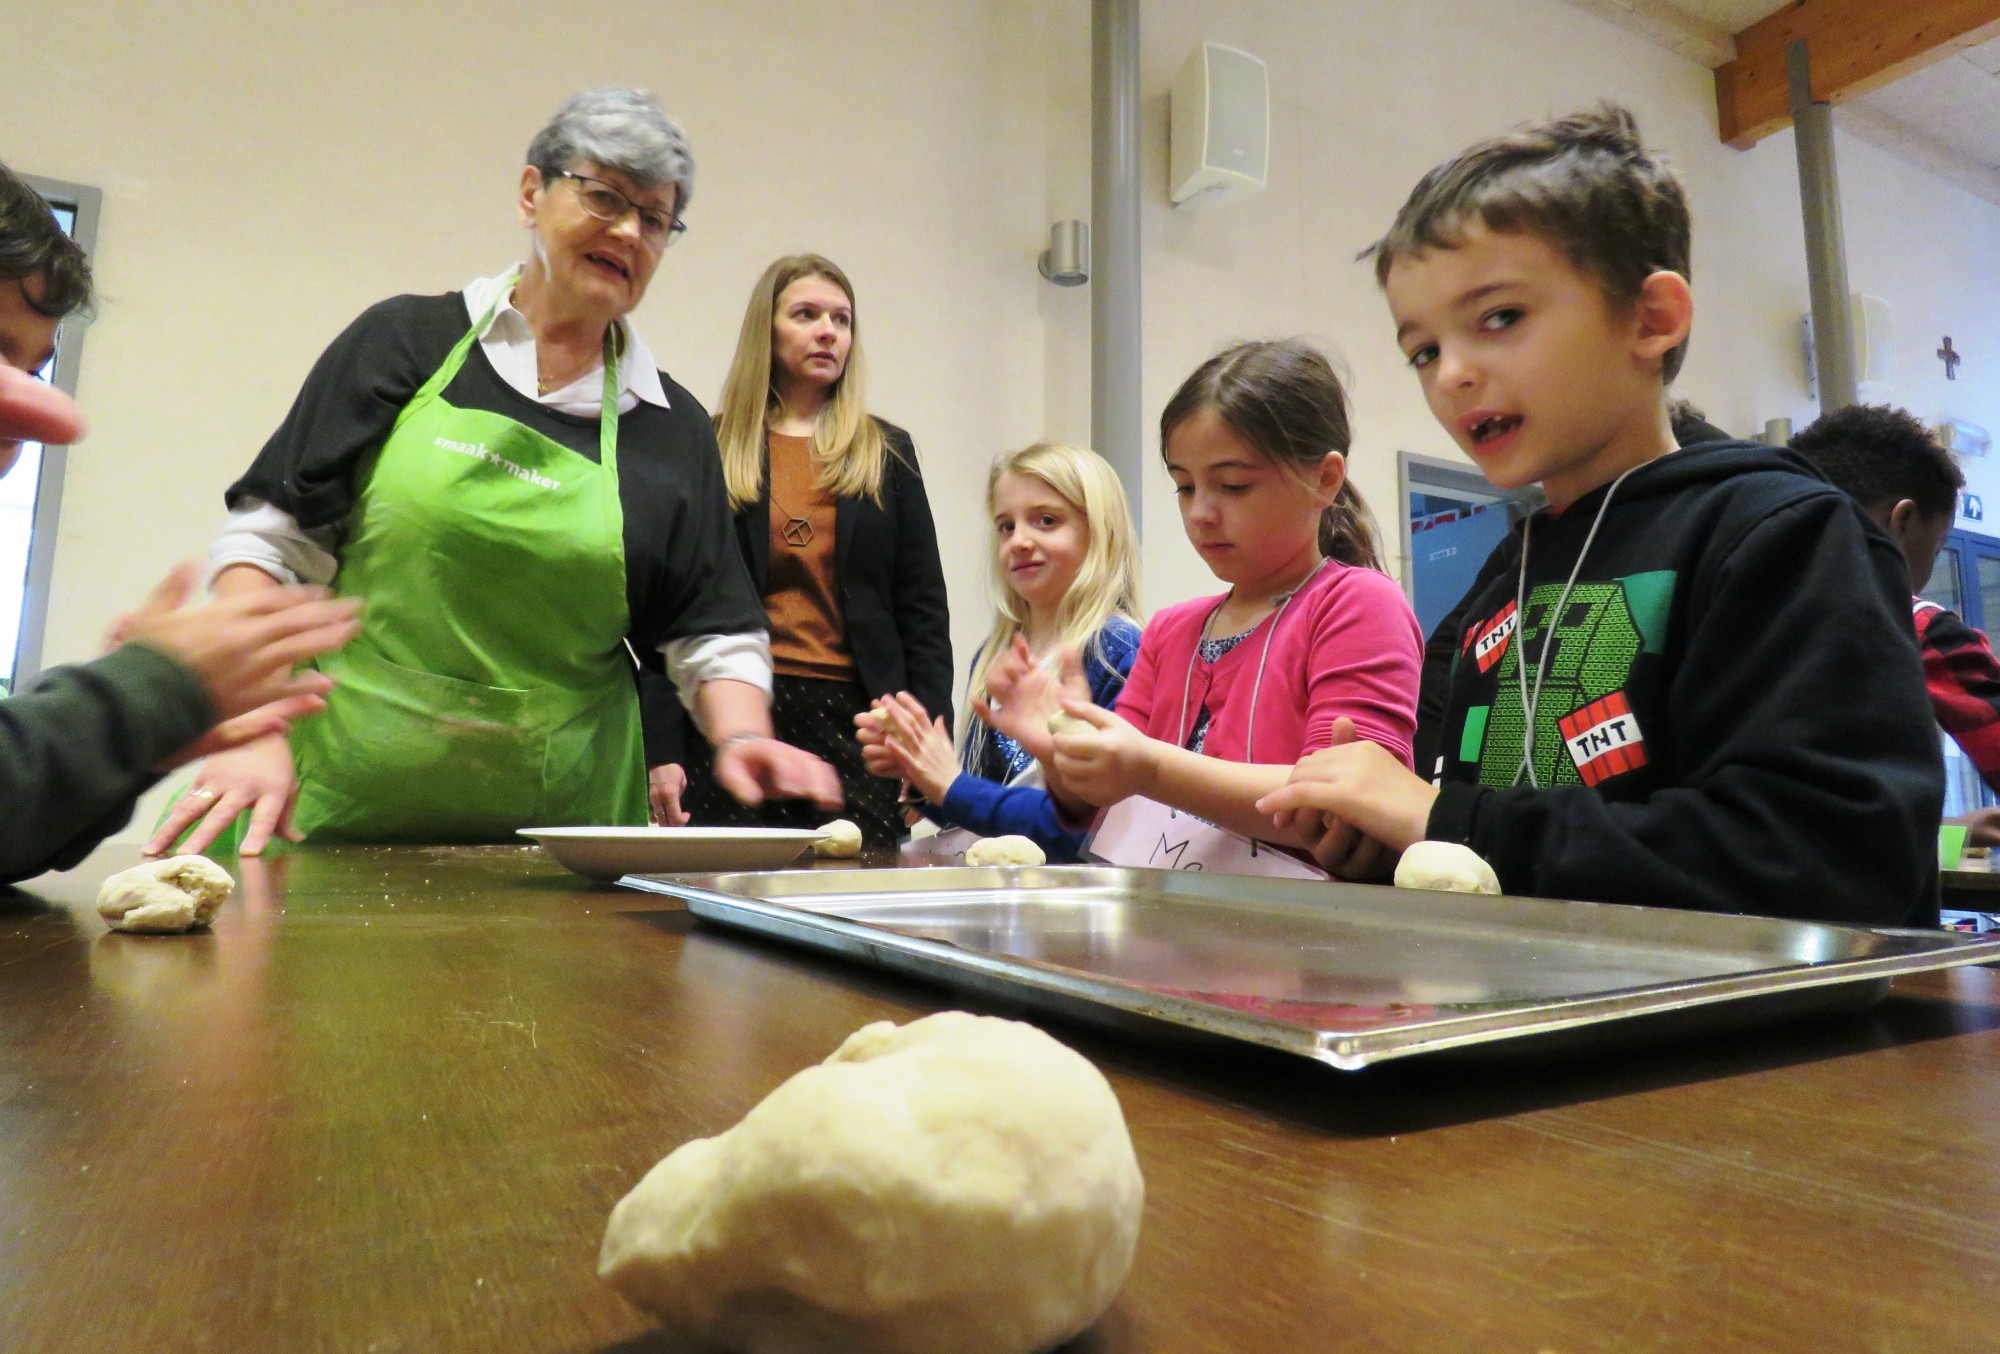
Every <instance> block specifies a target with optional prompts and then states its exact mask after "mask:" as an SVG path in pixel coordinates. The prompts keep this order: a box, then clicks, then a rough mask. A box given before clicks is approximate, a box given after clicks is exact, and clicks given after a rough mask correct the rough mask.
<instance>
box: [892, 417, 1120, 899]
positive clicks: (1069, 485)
mask: <svg viewBox="0 0 2000 1354" xmlns="http://www.w3.org/2000/svg"><path fill="white" fill-rule="evenodd" d="M986 507H987V511H988V513H989V515H990V516H991V518H992V522H993V592H994V598H995V614H994V617H993V629H992V631H991V633H989V634H988V635H987V637H986V642H985V644H983V645H982V646H981V647H980V650H979V654H978V656H977V657H975V658H974V659H973V663H972V675H971V677H970V678H969V679H968V681H967V683H966V703H967V708H968V709H970V708H971V707H972V705H973V704H974V703H975V702H984V701H985V700H986V697H987V690H986V677H987V674H988V672H990V671H991V670H992V668H993V665H994V662H995V661H996V660H998V659H1001V658H1003V657H1005V656H1006V655H1008V654H1013V653H1019V654H1021V655H1023V656H1025V657H1026V658H1027V659H1028V660H1029V661H1032V662H1037V663H1042V664H1046V665H1050V666H1054V665H1057V664H1059V663H1062V662H1064V661H1065V660H1066V659H1067V660H1068V661H1070V662H1074V663H1076V664H1077V666H1078V667H1079V668H1080V670H1081V673H1082V675H1083V677H1084V680H1085V681H1086V682H1087V684H1088V685H1089V688H1090V696H1091V699H1092V700H1093V701H1094V702H1096V703H1097V704H1099V705H1102V706H1105V707H1106V708H1109V707H1110V706H1111V705H1112V704H1113V703H1114V702H1115V701H1116V700H1117V698H1118V693H1119V692H1120V691H1121V690H1122V689H1123V688H1124V686H1125V676H1126V674H1127V673H1129V672H1130V671H1131V669H1132V659H1133V657H1134V656H1135V655H1136V654H1137V653H1138V651H1139V560H1138V549H1137V543H1136V542H1135V541H1134V539H1133V532H1132V519H1131V514H1130V512H1129V510H1128V509H1127V507H1126V503H1125V488H1124V486H1123V485H1122V484H1120V483H1119V481H1118V475H1117V473H1116V472H1115V471H1113V470H1112V468H1111V466H1110V465H1109V464H1108V463H1106V461H1105V460H1104V458H1103V457H1101V456H1099V455H1098V454H1097V453H1096V452H1093V451H1086V450H1084V449H1083V448H1081V447H1072V446H1065V445H1063V444H1061V443H1057V442H1037V443H1036V444H1035V445H1034V446H1031V447H1028V448H1026V449H1025V450H1022V451H1016V452H1009V453H1007V454H1005V455H1003V456H1000V457H998V458H997V459H996V460H995V461H994V462H993V470H992V473H991V474H990V475H988V477H987V481H986ZM876 704H877V706H878V708H880V709H883V710H886V711H887V712H888V715H889V727H888V728H887V729H879V728H877V727H875V725H873V724H871V723H870V722H868V721H867V720H866V719H865V718H864V719H862V720H861V721H859V722H860V724H861V736H862V741H863V742H864V744H865V745H866V746H867V752H866V754H865V755H866V758H867V761H868V764H869V767H870V769H872V770H875V771H876V772H877V773H878V774H886V775H894V776H899V777H901V778H902V779H904V780H907V781H909V782H910V784H911V785H912V786H914V787H915V788H916V789H917V790H918V792H919V793H921V794H922V795H923V797H924V799H925V801H926V803H927V804H928V806H929V807H928V809H927V810H926V811H927V812H928V813H929V815H930V816H931V817H932V818H934V819H935V820H937V821H938V822H940V823H942V824H945V825H946V826H949V827H957V828H963V829H965V830H967V831H969V832H972V833H976V834H978V835H979V836H983V837H991V836H1000V835H1004V834H1008V833H1016V834H1019V835H1021V836H1025V837H1030V838H1032V839H1034V840H1035V841H1036V842H1037V843H1038V844H1039V845H1040V846H1041V848H1042V849H1043V850H1044V851H1045V852H1047V853H1048V855H1049V858H1050V859H1051V860H1075V859H1076V858H1077V853H1078V851H1079V849H1080V848H1081V846H1082V844H1083V836H1084V834H1083V833H1081V832H1078V831H1075V830H1073V829H1072V828H1069V827H1065V826H1064V825H1063V824H1062V822H1060V821H1059V819H1058V816H1057V811H1056V807H1055V804H1054V803H1053V801H1051V800H1050V798H1049V796H1048V793H1047V792H1046V791H1045V790H1043V789H1042V785H1041V768H1040V766H1039V765H1038V764H1037V762H1036V761H1035V757H1034V755H1033V754H1032V753H1030V752H1029V751H1027V750H1026V749H1025V748H1023V747H1022V746H1021V745H1020V744H1019V743H1017V742H1015V741H1014V740H1013V739H1012V738H1009V737H1008V736H1007V735H1005V734H1003V733H1000V732H998V731H997V730H995V729H993V728H992V727H991V726H990V725H988V724H987V723H986V721H984V720H982V719H979V718H976V717H968V718H967V720H966V725H965V738H964V741H963V746H962V747H961V748H960V749H959V750H958V751H957V753H956V754H954V752H953V749H952V746H951V739H950V736H949V734H948V733H947V732H946V731H945V727H944V724H943V721H941V720H934V719H932V718H930V717H929V716H928V715H927V713H926V711H925V709H924V707H923V705H922V704H921V703H920V702H919V701H918V700H916V699H915V698H914V697H913V696H911V695H909V694H907V693H904V694H900V695H897V696H894V697H891V698H889V699H888V700H884V701H878V702H876Z"/></svg>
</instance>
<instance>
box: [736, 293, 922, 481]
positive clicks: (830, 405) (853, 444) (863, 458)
mask: <svg viewBox="0 0 2000 1354" xmlns="http://www.w3.org/2000/svg"><path fill="white" fill-rule="evenodd" d="M804 277H823V278H825V279H826V280H827V281H829V282H831V283H833V285H834V286H836V287H838V288H840V289H841V291H843V292H845V293H846V294H847V304H848V305H849V306H852V307H853V308H854V327H853V330H852V331H851V332H852V342H851V343H850V344H849V346H848V349H847V366H846V368H845V369H844V370H843V371H842V372H841V373H840V379H839V380H838V381H836V382H834V383H833V388H832V389H831V390H829V391H828V392H827V397H826V403H825V404H823V405H821V406H820V410H819V415H818V417H817V418H815V419H814V420H813V434H812V458H813V464H814V465H816V466H817V467H818V473H817V474H816V475H815V476H814V483H815V484H816V485H817V486H818V487H820V488H822V489H827V490H830V491H832V492H833V493H834V494H836V495H839V496H840V497H843V498H865V499H867V500H869V501H870V502H872V503H877V504H879V503H880V502H881V501H882V464H883V458H884V455H885V454H886V450H887V446H888V443H887V441H886V439H884V437H883V436H882V425H881V424H879V423H877V422H876V421H875V420H874V419H872V418H870V417H869V416H868V405H867V401H866V398H865V393H864V381H863V372H862V365H861V308H860V307H859V306H858V305H855V301H854V284H853V283H851V282H849V281H848V280H847V274H846V273H843V272H842V271H840V266H839V265H838V264H836V263H835V262H834V261H833V260H832V259H827V258H821V257H820V256H819V255H818V254H788V255H786V256H785V257H784V258H782V259H779V260H778V261H777V262H776V263H773V264H772V265H771V266H770V267H769V268H766V269H765V270H764V275H763V276H762V277H760V278H758V279H757V285H756V286H754V287H752V288H751V289H750V305H749V306H748V308H746V309H745V310H744V312H743V328H742V329H741V330H740V331H738V333H737V335H736V356H735V357H734V358H733V359H731V361H730V363H729V375H728V377H727V378H725V379H724V380H723V382H722V399H721V401H720V403H719V407H718V408H717V410H716V414H715V440H716V442H717V443H718V444H719V445H720V446H721V448H722V478H723V482H724V484H726V485H727V486H728V488H729V506H730V507H731V508H741V507H743V506H744V505H745V504H748V503H755V502H756V501H757V500H758V499H760V498H762V497H763V496H764V438H765V434H766V432H767V431H768V430H769V428H770V424H771V416H772V415H773V414H775V413H777V412H778V406H779V400H778V386H777V382H775V381H774V380H772V378H771V323H772V319H773V317H774V316H775V315H776V313H777V309H778V298H779V297H780V296H783V295H784V294H785V288H787V287H789V286H791V285H792V284H793V283H794V282H797V281H798V280H799V279H800V278H804Z"/></svg>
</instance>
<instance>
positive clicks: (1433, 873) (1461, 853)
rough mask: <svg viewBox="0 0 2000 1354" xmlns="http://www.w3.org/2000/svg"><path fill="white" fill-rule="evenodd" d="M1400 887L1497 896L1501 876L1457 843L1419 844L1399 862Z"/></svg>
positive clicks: (1473, 853) (1475, 854) (1397, 881)
mask: <svg viewBox="0 0 2000 1354" xmlns="http://www.w3.org/2000/svg"><path fill="white" fill-rule="evenodd" d="M1396 887H1397V888H1399V889H1443V890H1445V891H1446V892H1448V893H1494V894H1497V893H1499V892H1500V877H1499V876H1498V875H1496V874H1494V873H1493V867H1492V866H1491V865H1488V864H1487V863H1486V860H1485V858H1484V857H1483V856H1481V855H1479V853H1478V852H1476V851H1474V850H1473V849H1472V848H1471V847H1469V846H1461V845H1460V844H1459V843H1457V842H1416V843H1413V844H1412V845H1411V846H1410V849H1409V850H1407V851H1405V852H1403V858H1402V859H1401V860H1399V861H1397V862H1396Z"/></svg>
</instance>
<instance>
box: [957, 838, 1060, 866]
mask: <svg viewBox="0 0 2000 1354" xmlns="http://www.w3.org/2000/svg"><path fill="white" fill-rule="evenodd" d="M1048 862H1049V858H1048V857H1047V856H1046V855H1044V854H1043V853H1042V848H1041V847H1039V846H1037V845H1035V843H1034V842H1033V841H1031V840H1030V839H1028V838H1026V837H1020V836H1006V837H981V838H980V839H979V840H978V841H976V842H974V843H973V844H972V845H970V846H968V847H966V848H965V863H966V864H967V865H1046V864H1048Z"/></svg>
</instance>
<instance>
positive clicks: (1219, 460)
mask: <svg viewBox="0 0 2000 1354" xmlns="http://www.w3.org/2000/svg"><path fill="white" fill-rule="evenodd" d="M1348 441H1349V438H1348V421H1347V400H1346V396H1345V394H1344V392H1343V391H1342V390H1341V386H1340V381H1339V378H1337V377H1336V376H1335V375H1334V373H1333V369H1332V368H1331V367H1330V366H1329V365H1328V363H1327V360H1326V358H1325V357H1323V356H1322V355H1321V354H1320V353H1319V352H1318V351H1317V350H1315V349H1313V348H1312V347H1310V346H1308V345H1306V344H1304V343H1301V342H1298V341H1296V340H1285V341H1274V342H1261V343H1244V344H1239V345H1237V346H1235V347H1233V348H1229V349H1227V350H1225V351H1224V352H1222V353H1220V354H1218V355H1217V356H1215V357H1213V358H1211V359H1210V360H1209V361H1207V362H1206V363H1204V364H1202V366H1201V367H1200V368H1199V369H1197V370H1196V371H1195V373H1194V374H1193V375H1192V376H1190V377H1188V379H1187V381H1186V382H1185V383H1183V384H1182V386H1181V388H1180V390H1179V391H1178V392H1177V393H1176V394H1175V395H1174V397H1173V399H1172V400H1170V401H1168V403H1167V407H1166V410H1165V412H1164V413H1162V414H1161V416H1160V446H1161V454H1162V456H1163V457H1164V458H1165V460H1166V463H1167V470H1168V473H1170V474H1171V475H1172V476H1173V479H1174V486H1175V489H1176V491H1177V493H1178V494H1179V497H1180V508H1181V524H1182V526H1183V527H1184V528H1185V529H1186V531H1187V535H1188V540H1189V542H1190V543H1191V544H1193V546H1194V548H1195V549H1196V550H1197V551H1199V552H1200V554H1201V557H1202V559H1203V561H1204V562H1205V563H1207V565H1208V567H1209V568H1210V569H1211V570H1212V571H1214V573H1215V576H1216V577H1217V578H1219V579H1221V580H1222V581H1223V582H1224V583H1227V584H1228V585H1229V591H1228V592H1226V593H1224V594H1223V595H1221V596H1220V597H1204V598H1200V599H1198V600H1196V601H1192V602H1183V603H1181V604H1180V605H1178V606H1172V607H1168V608H1167V609H1166V610H1164V611H1162V612H1160V613H1159V614H1158V615H1157V616H1155V617H1154V618H1153V620H1152V622H1151V623H1150V624H1149V625H1148V626H1147V627H1146V632H1145V638H1144V640H1143V641H1142V642H1141V644H1140V646H1139V656H1138V659H1137V660H1136V661H1135V662H1134V664H1133V667H1132V674H1131V676H1130V678H1129V679H1128V680H1127V681H1126V684H1125V689H1124V691H1123V693H1122V694H1121V695H1120V696H1119V697H1118V703H1117V708H1116V713H1115V714H1114V713H1113V712H1112V711H1109V710H1105V709H1102V708H1101V707H1098V706H1096V705H1092V704H1091V703H1090V702H1089V699H1088V693H1087V691H1086V690H1084V689H1083V688H1082V685H1081V682H1080V680H1079V679H1078V678H1076V677H1075V676H1074V674H1073V672H1072V673H1071V674H1069V675H1066V677H1065V678H1064V680H1063V681H1062V682H1061V683H1060V684H1058V683H1057V682H1055V681H1052V680H1050V679H1049V678H1048V677H1047V676H1046V675H1045V674H1044V673H1042V672H1040V671H1038V670H1037V669H1036V668H1035V667H1034V666H1033V664H1031V663H1029V662H1027V661H1026V660H1025V656H1024V655H1020V654H1019V653H1016V654H1014V655H1010V656H1009V657H1008V658H1007V659H1003V660H1002V661H1001V662H998V663H996V664H995V665H994V669H993V671H992V672H990V673H989V675H988V678H987V689H988V691H989V692H990V693H991V695H992V701H993V705H992V709H991V711H990V712H989V711H985V710H982V712H981V713H982V714H985V715H986V716H987V718H988V720H989V721H990V722H993V723H994V724H995V727H999V728H1001V729H1003V731H1005V732H1006V733H1008V734H1009V735H1010V736H1011V737H1013V738H1015V739H1016V740H1017V741H1019V742H1020V743H1022V744H1023V745H1024V746H1026V747H1028V748H1029V750H1031V751H1033V752H1035V753H1036V755H1037V756H1038V757H1040V758H1041V759H1042V762H1043V765H1044V766H1045V767H1046V768H1047V771H1048V787H1049V790H1050V792H1051V793H1052V794H1054V795H1055V796H1056V799H1057V801H1058V803H1060V804H1061V805H1062V807H1063V808H1064V810H1065V811H1066V812H1068V813H1070V814H1072V815H1074V816H1075V817H1077V818H1087V817H1088V816H1090V815H1091V814H1092V813H1094V812H1095V811H1096V810H1098V809H1103V808H1108V807H1109V806H1111V805H1113V804H1116V803H1118V802H1119V801H1120V800H1123V799H1125V798H1127V797H1128V796H1132V795H1142V796H1145V797H1146V798H1148V799H1152V800H1155V801H1158V802H1159V803H1162V804H1166V805H1168V806H1170V807H1172V808H1175V809H1179V810H1182V811H1183V812H1186V813H1191V814H1193V815H1195V816H1197V817H1199V818H1203V819H1206V820H1207V821H1209V822H1211V823H1214V824H1215V825H1217V826H1219V827H1223V828H1227V829H1229V830H1231V831H1233V832H1237V833H1240V834H1243V835H1245V836H1249V837H1255V838H1260V839H1262V840H1264V841H1276V842H1280V843H1282V844H1285V845H1289V846H1307V845H1310V842H1309V841H1308V840H1307V839H1306V838H1305V837H1303V836H1298V835H1297V834H1296V833H1295V832H1294V830H1293V829H1291V828H1290V827H1289V826H1277V825H1274V824H1273V823H1272V820H1271V817H1270V815H1268V814H1262V813H1259V812H1257V809H1256V802H1257V800H1258V798H1259V797H1261V796H1263V795H1266V794H1269V793H1270V792H1271V791H1273V790H1275V789H1277V788H1278V787H1280V786H1282V785H1283V784H1284V783H1285V781H1286V778H1287V777H1288V776H1289V775H1290V774H1291V768H1292V765H1293V763H1295V762H1296V761H1297V760H1298V759H1299V758H1300V757H1302V756H1304V755H1305V754H1307V753H1309V752H1314V751H1317V750H1318V749H1320V748H1323V747H1327V746H1329V745H1331V744H1333V743H1336V742H1347V741H1352V740H1355V739H1361V740H1366V741H1369V742H1374V743H1379V744H1381V745H1382V746H1383V747H1385V748H1387V749H1389V750H1390V751H1391V752H1393V753H1395V754H1396V755H1397V756H1398V757H1400V758H1401V759H1402V760H1403V762H1404V763H1405V764H1406V765H1407V764H1408V763H1409V760H1410V744H1411V739H1412V737H1413V735H1414V733H1415V730H1416V707H1417V672H1418V668H1419V666H1420V663H1421V657H1422V649H1423V636H1422V635H1421V634H1420V633H1419V631H1418V629H1417V620H1416V617H1415V615H1414V614H1412V612H1411V611H1410V606H1409V603H1408V602H1407V601H1405V600H1404V598H1403V593H1402V590H1401V589H1400V588H1399V587H1397V586H1396V584H1395V583H1394V582H1393V581H1392V580H1391V579H1390V578H1389V577H1388V576H1387V575H1386V574H1383V573H1382V572H1380V570H1381V563H1380V559H1379V557H1378V555H1377V554H1376V549H1375V542H1374V533H1373V531H1372V530H1371V529H1370V526H1369V521H1368V515H1367V508H1366V507H1365V506H1364V505H1363V503H1362V501H1361V497H1360V495H1359V494H1358V493H1357V492H1356V491H1355V489H1354V486H1353V485H1352V484H1350V483H1348V481H1347V459H1346V451H1347V447H1348ZM1058 701H1060V702H1061V707H1062V709H1063V710H1065V711H1066V712H1067V713H1068V714H1069V715H1070V716H1072V718H1073V719H1074V720H1075V721H1077V722H1074V723H1069V724H1066V725H1064V727H1063V728H1062V731H1061V732H1060V733H1059V734H1052V733H1051V732H1050V731H1049V728H1048V722H1049V717H1050V716H1051V715H1052V714H1053V713H1054V712H1055V710H1056V707H1057V703H1058Z"/></svg>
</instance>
